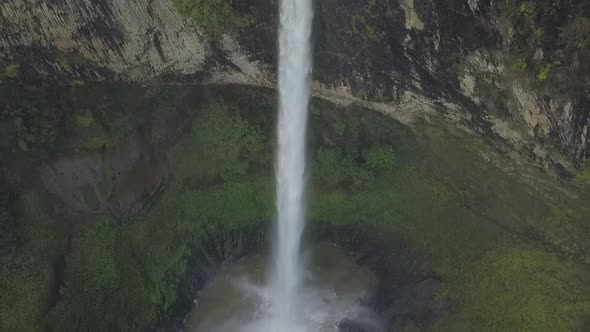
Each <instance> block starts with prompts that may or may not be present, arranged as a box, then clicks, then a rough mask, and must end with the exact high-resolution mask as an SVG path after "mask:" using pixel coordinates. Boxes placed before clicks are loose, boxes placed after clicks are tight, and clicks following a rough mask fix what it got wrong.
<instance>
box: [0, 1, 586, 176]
mask: <svg viewBox="0 0 590 332" xmlns="http://www.w3.org/2000/svg"><path fill="white" fill-rule="evenodd" d="M502 3H503V4H499V3H496V2H482V1H478V0H465V1H452V2H449V1H445V0H383V1H375V0H362V1H336V0H322V1H317V2H316V7H317V8H316V9H317V10H316V23H315V25H316V26H315V29H314V31H315V36H314V38H315V39H316V49H315V64H316V66H315V68H316V72H315V76H314V77H315V80H316V82H315V86H314V90H315V93H316V94H317V95H319V96H322V97H325V98H328V99H331V100H333V101H337V102H340V103H345V104H349V103H352V102H357V103H360V104H362V105H363V106H367V107H371V108H373V109H376V110H379V111H381V112H384V113H387V114H390V115H392V116H394V117H396V118H397V119H399V120H401V121H403V122H406V123H411V122H412V121H413V120H414V119H415V118H416V115H427V116H430V115H437V116H441V117H443V118H446V119H447V120H448V121H451V122H453V123H455V124H456V125H457V126H459V127H461V128H463V129H465V130H467V131H470V132H473V133H474V134H476V135H479V136H483V137H485V138H486V139H487V140H488V141H490V142H492V143H493V144H494V145H496V146H497V147H498V148H499V149H501V150H504V151H506V152H508V153H511V154H513V155H514V156H516V157H517V158H523V159H526V160H534V161H535V162H537V163H538V164H539V165H541V166H543V167H547V168H552V169H553V170H555V171H557V172H558V173H559V174H561V175H564V176H566V177H567V176H571V175H573V174H575V172H576V170H577V169H579V168H581V167H583V166H584V165H585V164H587V162H588V160H589V159H590V133H589V130H588V127H589V126H590V112H589V111H588V109H589V105H590V101H589V99H590V86H588V84H586V83H585V82H587V81H588V77H589V76H590V75H589V73H590V46H588V45H586V44H585V40H586V39H584V38H586V37H584V36H586V35H587V34H590V24H587V25H588V26H586V25H585V24H586V23H584V22H588V21H584V19H585V17H587V16H590V13H588V10H589V9H588V8H587V6H585V7H584V1H583V0H571V1H568V2H567V3H565V2H563V1H562V2H559V1H552V0H543V1H540V2H538V3H537V2H535V3H534V4H533V3H532V2H522V1H520V0H510V1H505V2H502ZM276 6H277V1H275V0H245V1H240V2H239V5H238V4H236V5H235V7H236V8H235V10H238V11H239V10H246V11H248V12H249V13H257V14H255V15H254V17H253V19H254V22H255V24H253V25H251V26H250V27H247V28H244V29H242V30H241V31H235V30H234V31H232V32H231V33H221V32H217V33H215V34H210V35H207V34H204V33H200V32H199V31H198V30H197V29H196V28H194V27H191V25H190V24H189V23H187V21H186V20H184V19H183V18H182V17H181V16H180V15H179V14H178V13H177V12H176V10H175V8H174V6H173V4H172V2H171V0H162V1H152V0H100V1H89V0H84V1H74V0H59V1H57V0H35V1H24V0H5V1H3V2H2V4H0V25H1V26H2V31H1V32H0V48H1V49H2V52H1V53H2V54H3V57H2V59H1V60H0V66H2V65H3V66H7V65H9V64H11V63H13V62H20V63H21V65H22V66H23V68H24V71H25V73H27V74H29V75H36V74H40V75H44V76H52V77H53V76H56V77H66V78H83V79H116V80H131V81H144V80H154V79H156V80H161V81H175V82H187V81H189V82H199V83H241V84H250V85H266V86H272V85H274V74H273V72H274V68H275V65H274V61H275V59H276V56H275V55H276V42H274V39H275V38H274V36H275V34H276V28H277V23H276V22H277V10H276ZM575 22H578V23H575ZM579 22H582V23H579ZM574 23H575V24H576V25H575V26H574ZM586 30H588V31H586ZM568 31H574V32H575V33H573V32H572V33H568ZM576 33H577V34H576ZM578 35H579V36H578ZM580 36H581V37H580ZM576 38H581V39H580V41H578V39H576ZM568 41H569V42H570V44H571V43H573V45H574V46H571V45H570V44H568ZM572 41H573V42H572ZM576 43H577V44H576ZM568 45H569V46H568Z"/></svg>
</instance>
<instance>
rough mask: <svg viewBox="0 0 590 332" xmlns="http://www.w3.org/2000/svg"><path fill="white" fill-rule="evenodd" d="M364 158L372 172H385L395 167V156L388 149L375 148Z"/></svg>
mask: <svg viewBox="0 0 590 332" xmlns="http://www.w3.org/2000/svg"><path fill="white" fill-rule="evenodd" d="M365 158H366V165H367V167H368V168H369V169H370V170H373V171H386V170H390V169H392V168H393V167H394V166H395V163H396V161H397V158H396V155H395V153H394V152H393V150H392V149H391V148H390V147H377V148H373V149H371V150H370V151H369V152H368V153H367V156H366V157H365Z"/></svg>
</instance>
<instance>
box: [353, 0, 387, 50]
mask: <svg viewBox="0 0 590 332" xmlns="http://www.w3.org/2000/svg"><path fill="white" fill-rule="evenodd" d="M376 16H377V5H376V1H375V0H369V1H367V6H366V7H365V8H364V10H363V12H362V14H361V15H354V16H352V32H353V33H354V34H355V35H358V36H364V37H366V38H367V39H368V40H371V41H374V42H378V41H380V40H381V39H382V38H383V36H382V33H380V32H379V29H378V27H377V26H376V25H375V18H376Z"/></svg>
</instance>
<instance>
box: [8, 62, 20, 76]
mask: <svg viewBox="0 0 590 332" xmlns="http://www.w3.org/2000/svg"><path fill="white" fill-rule="evenodd" d="M20 69H21V68H20V65H19V64H17V63H13V64H10V65H8V66H7V67H6V69H5V70H4V76H6V77H8V78H12V79H15V78H18V77H19V76H20Z"/></svg>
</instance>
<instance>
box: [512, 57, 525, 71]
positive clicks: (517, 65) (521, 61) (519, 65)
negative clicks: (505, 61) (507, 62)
mask: <svg viewBox="0 0 590 332" xmlns="http://www.w3.org/2000/svg"><path fill="white" fill-rule="evenodd" d="M528 67H529V64H528V62H527V60H526V57H524V56H523V57H520V58H518V59H517V60H516V62H514V64H513V65H512V68H514V69H516V70H518V71H519V72H521V73H524V72H525V71H526V70H527V68H528Z"/></svg>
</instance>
